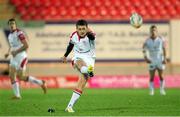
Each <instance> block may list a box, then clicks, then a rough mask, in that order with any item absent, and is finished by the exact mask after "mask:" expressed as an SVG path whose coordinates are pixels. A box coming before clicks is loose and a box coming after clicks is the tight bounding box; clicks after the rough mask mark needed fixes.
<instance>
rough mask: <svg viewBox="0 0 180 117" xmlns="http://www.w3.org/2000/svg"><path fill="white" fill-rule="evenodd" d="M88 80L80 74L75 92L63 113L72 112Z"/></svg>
mask: <svg viewBox="0 0 180 117" xmlns="http://www.w3.org/2000/svg"><path fill="white" fill-rule="evenodd" d="M88 79H89V77H88V76H87V75H83V74H81V77H79V80H78V83H77V86H76V88H75V90H74V91H73V94H72V97H71V99H70V101H69V104H68V106H67V108H66V109H65V111H67V112H74V110H73V106H74V104H75V103H76V102H77V100H78V99H79V98H80V96H81V94H82V92H83V89H84V87H85V85H86V83H87V81H88Z"/></svg>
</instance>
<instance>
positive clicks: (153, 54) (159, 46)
mask: <svg viewBox="0 0 180 117" xmlns="http://www.w3.org/2000/svg"><path fill="white" fill-rule="evenodd" d="M163 47H166V43H165V39H164V38H163V37H161V36H158V37H156V39H154V40H153V39H151V38H150V37H149V38H147V39H146V41H145V43H144V49H145V50H148V52H149V57H150V59H151V60H154V61H156V60H157V61H158V60H161V61H162V60H164V56H163Z"/></svg>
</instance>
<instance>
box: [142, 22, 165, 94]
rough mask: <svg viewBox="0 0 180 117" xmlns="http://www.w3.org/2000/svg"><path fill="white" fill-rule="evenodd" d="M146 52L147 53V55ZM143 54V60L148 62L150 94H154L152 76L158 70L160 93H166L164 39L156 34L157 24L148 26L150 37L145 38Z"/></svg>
mask: <svg viewBox="0 0 180 117" xmlns="http://www.w3.org/2000/svg"><path fill="white" fill-rule="evenodd" d="M147 52H148V55H147ZM143 54H144V59H145V61H146V62H147V63H148V64H149V75H150V81H149V88H150V95H154V82H153V81H154V76H155V71H156V70H157V71H158V75H159V78H160V94H161V95H166V92H165V89H164V87H165V82H164V76H163V71H164V69H165V64H166V62H167V61H166V60H167V59H166V43H165V39H164V38H163V37H161V36H159V35H158V30H157V26H155V25H152V26H151V27H150V37H149V38H147V39H146V41H145V43H144V44H143Z"/></svg>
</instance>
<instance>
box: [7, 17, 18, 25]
mask: <svg viewBox="0 0 180 117" xmlns="http://www.w3.org/2000/svg"><path fill="white" fill-rule="evenodd" d="M12 21H14V22H16V20H15V19H14V18H11V19H9V20H8V24H9V23H10V22H12Z"/></svg>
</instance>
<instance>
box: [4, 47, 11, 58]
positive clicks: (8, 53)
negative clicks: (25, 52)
mask: <svg viewBox="0 0 180 117" xmlns="http://www.w3.org/2000/svg"><path fill="white" fill-rule="evenodd" d="M10 50H11V48H10V47H9V49H8V52H7V53H6V54H5V55H4V57H5V59H6V58H7V57H8V56H9V55H10Z"/></svg>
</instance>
